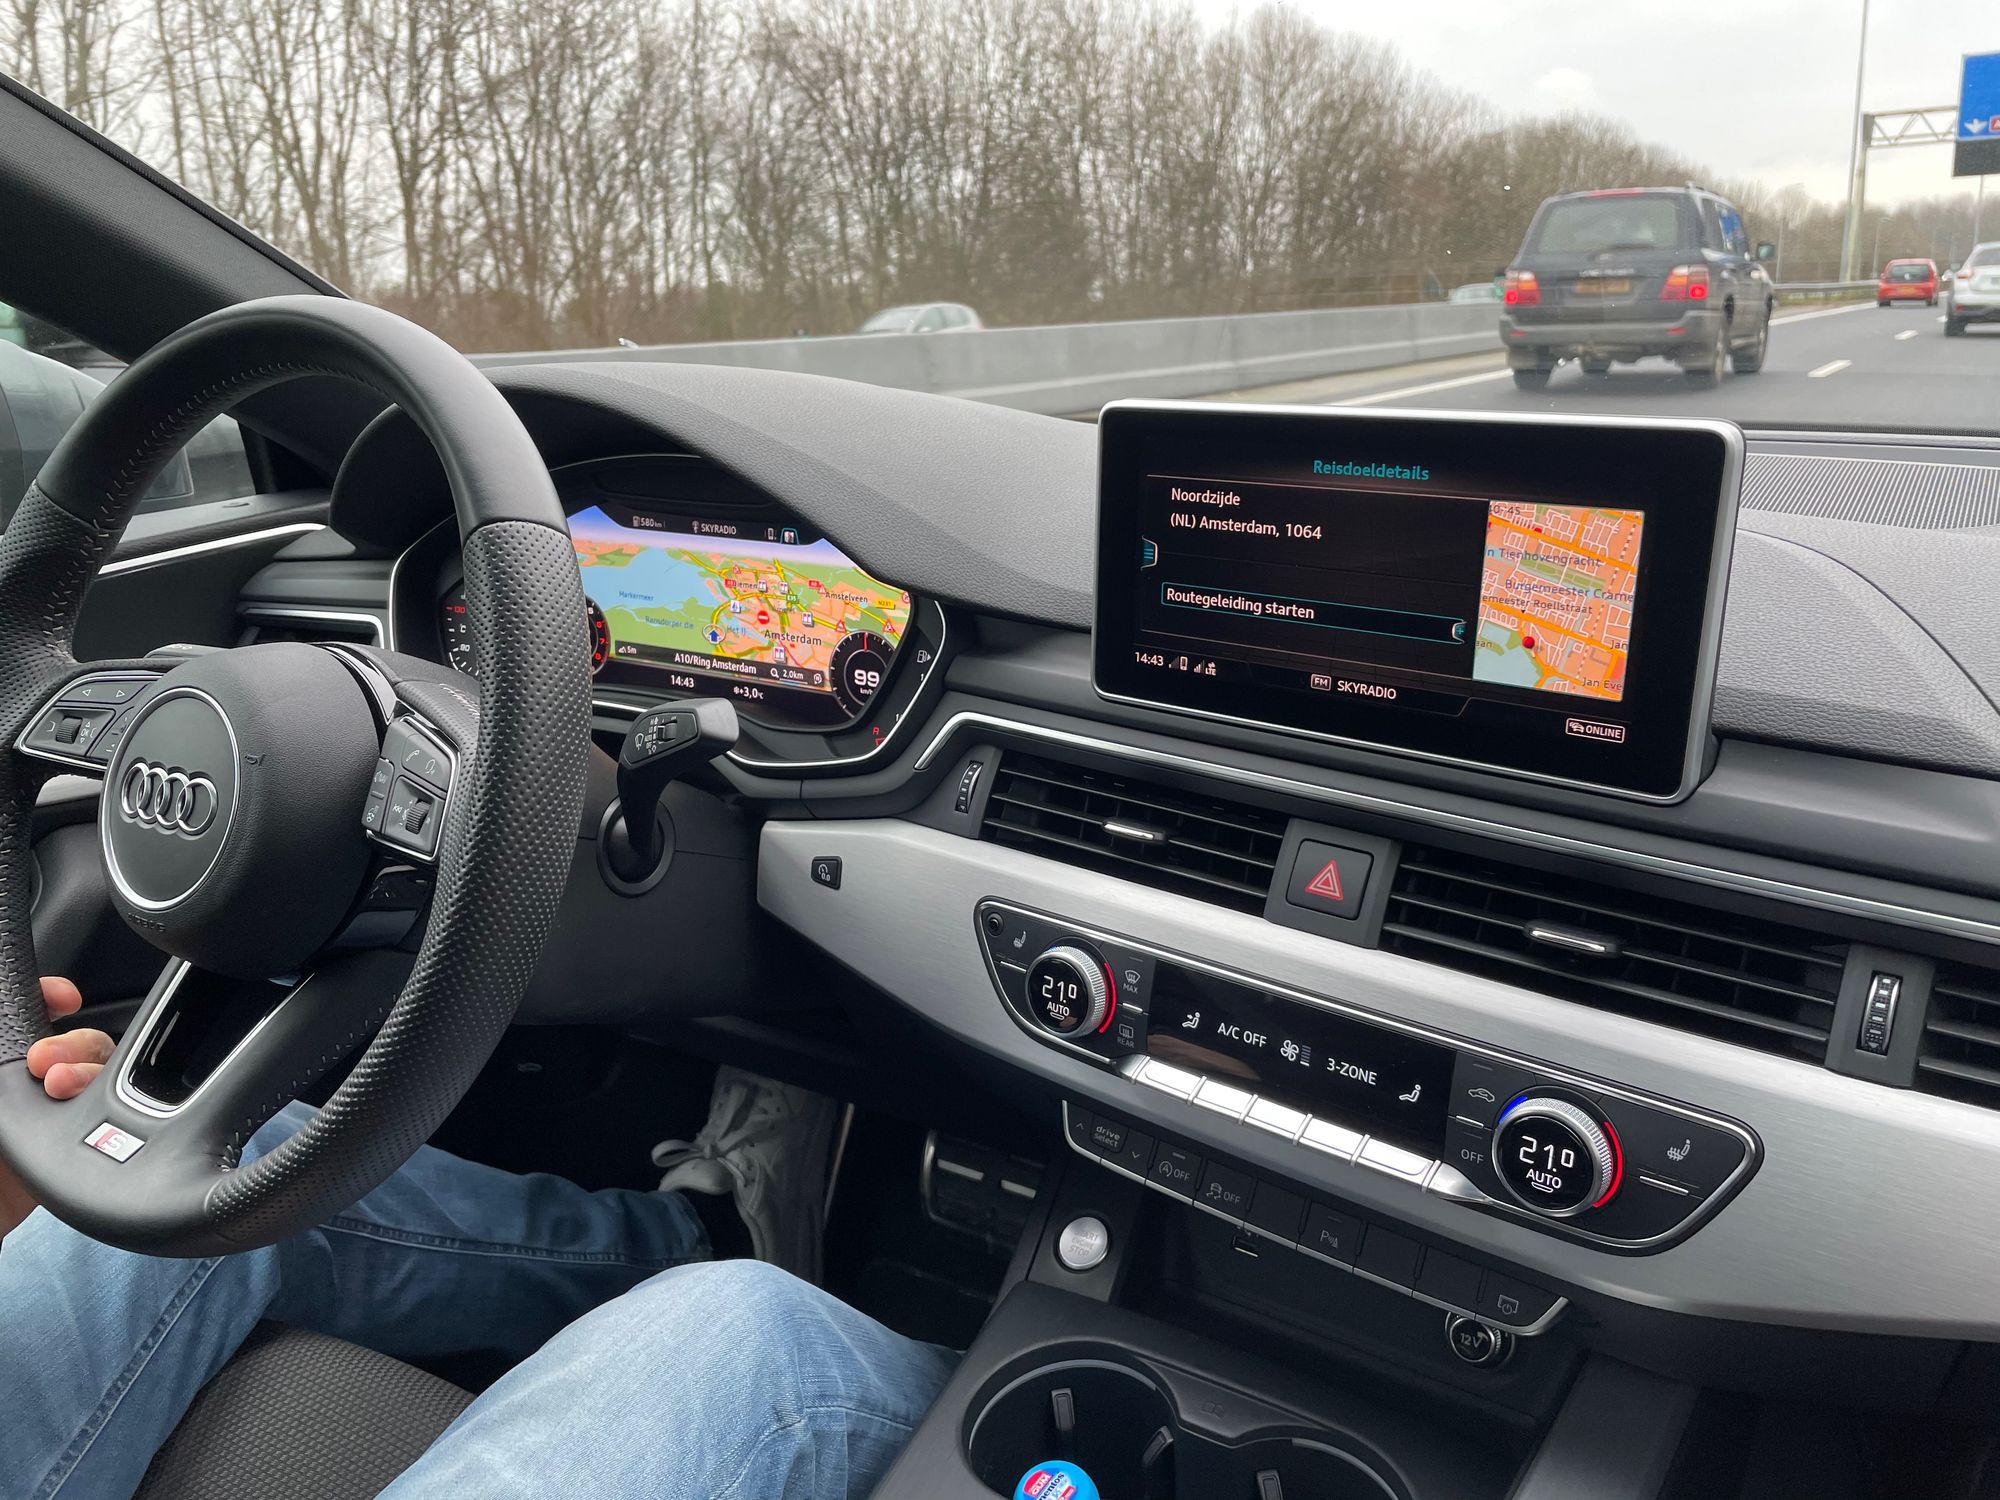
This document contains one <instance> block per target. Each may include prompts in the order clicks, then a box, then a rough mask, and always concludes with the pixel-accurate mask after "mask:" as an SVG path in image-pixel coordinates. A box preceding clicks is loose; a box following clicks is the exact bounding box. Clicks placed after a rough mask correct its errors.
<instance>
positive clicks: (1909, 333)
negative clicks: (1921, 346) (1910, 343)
mask: <svg viewBox="0 0 2000 1500" xmlns="http://www.w3.org/2000/svg"><path fill="white" fill-rule="evenodd" d="M1916 336H1917V330H1916V329H1914V328H1905V329H1904V330H1903V331H1902V332H1901V333H1899V334H1897V335H1896V337H1897V338H1899V339H1913V338H1915V337H1916Z"/></svg>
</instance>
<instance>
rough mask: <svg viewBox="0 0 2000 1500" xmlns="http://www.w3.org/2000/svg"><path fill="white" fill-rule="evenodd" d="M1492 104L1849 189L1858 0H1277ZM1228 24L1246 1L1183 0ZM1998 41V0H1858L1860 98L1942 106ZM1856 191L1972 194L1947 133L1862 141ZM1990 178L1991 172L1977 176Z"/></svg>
mask: <svg viewBox="0 0 2000 1500" xmlns="http://www.w3.org/2000/svg"><path fill="white" fill-rule="evenodd" d="M1281 3H1283V4H1285V5H1287V7H1288V8H1291V9H1295V10H1297V11H1299V12H1301V13H1303V14H1305V15H1308V16H1311V17H1312V18H1314V19H1315V20H1318V21H1320V22H1321V23H1322V24H1325V25H1327V26H1331V27H1334V28H1337V29H1340V30H1345V31H1357V32H1361V33H1363V34H1365V35H1368V36H1373V37H1379V38H1380V39H1382V40H1383V41H1386V42H1390V43H1392V44H1394V46H1395V47H1396V48H1397V50H1398V51H1399V52H1401V53H1402V55H1403V56H1404V58H1406V59H1407V60H1408V61H1409V62H1411V63H1413V64H1415V65H1416V66H1418V67H1420V68H1423V69H1426V70H1427V71H1429V72H1431V73H1433V74H1435V75H1436V76H1437V77H1439V78H1441V79H1443V80H1444V81H1446V82H1447V83H1452V84H1456V85H1458V86H1460V87H1462V88H1466V89H1470V90H1472V91H1473V92H1475V93H1478V94H1481V95H1483V96H1485V97H1486V98H1487V99H1488V100H1490V101H1491V102H1492V103H1493V104H1495V105H1497V106H1499V107H1501V108H1503V109H1507V110H1514V111H1519V112H1522V113H1527V114H1545V113H1552V112H1558V111H1561V110H1565V109H1574V108H1581V109H1590V110H1595V111H1598V112H1600V113H1603V114H1606V115H1610V116H1612V117H1614V118H1616V119H1620V120H1624V121H1626V122H1627V123H1628V124H1630V125H1631V126H1632V128H1633V129H1634V130H1636V131H1637V132H1638V133H1639V134H1640V135H1641V136H1643V137H1645V138H1646V139H1648V140H1651V141H1656V142H1659V143H1660V144H1662V145H1671V146H1675V147H1678V148H1679V149H1680V150H1682V151H1684V152H1686V153H1687V154H1688V155H1690V156H1692V157H1693V158H1694V159H1696V160H1697V161H1700V162H1703V163H1706V164H1707V165H1708V167H1709V168H1710V169H1711V170H1712V171H1713V172H1714V174H1715V176H1716V177H1717V178H1718V179H1721V178H1743V177H1749V178H1755V179H1757V180H1759V181H1761V182H1764V183H1766V184H1768V185H1769V186H1770V187H1772V188H1773V189H1781V188H1784V187H1786V186H1788V185H1790V184H1792V183H1795V182H1802V183H1804V184H1805V185H1806V187H1807V188H1808V189H1809V190H1810V191H1811V192H1812V193H1813V194H1814V195H1815V196H1816V197H1820V198H1827V199H1844V198H1845V197H1846V191H1847V189H1846V181H1847V154H1848V143H1849V141H1850V140H1851V138H1852V130H1853V126H1852V124H1851V122H1852V120H1853V118H1854V115H1853V110H1854V64H1855V55H1856V47H1857V45H1858V42H1859V37H1860V27H1861V3H1860V0H1723V3H1721V4H1708V5H1703V4H1688V3H1686V0H1506V3H1501V4H1496V3H1494V0H1401V3H1392V4H1382V3H1379V0H1376V3H1363V0H1281ZM1194 4H1195V7H1196V9H1197V11H1198V12H1199V13H1200V14H1201V15H1202V16H1203V17H1204V18H1205V19H1207V20H1210V21H1215V22H1219V21H1225V20H1227V19H1228V18H1229V16H1230V15H1231V14H1232V13H1239V12H1240V13H1245V14H1247V13H1248V12H1249V11H1250V10H1252V9H1254V8H1255V3H1254V0H1194ZM1968 52H2000V0H1873V3H1872V4H1871V5H1870V7H1869V18H1868V77H1867V82H1866V84H1865V85H1864V87H1863V91H1862V107H1863V108H1864V109H1870V110H1876V111H1886V110H1892V109H1913V108H1918V107H1921V106H1929V105H1934V104H1954V105H1955V104H1956V103H1957V100H1958V74H1959V62H1960V59H1961V57H1962V56H1963V54H1965V53H1968ZM1868 178H1869V187H1868V201H1869V202H1871V203H1893V202H1896V201H1898V200H1900V199H1903V198H1921V197H1927V196H1929V195H1931V194H1934V193H1946V192H1952V191H1955V190H1957V191H1969V190H1970V189H1971V188H1972V186H1973V185H1974V182H1975V180H1976V179H1973V178H1965V179H1963V180H1962V181H1959V182H1956V183H1954V181H1953V179H1952V176H1951V148H1950V147H1949V146H1931V147H1925V148H1922V149H1915V150H1897V151H1876V152H1874V153H1872V154H1871V156H1870V159H1869V163H1868ZM1987 186H1988V189H1989V191H1990V192H1992V193H2000V176H1996V177H1995V178H1994V179H1993V180H1992V181H1990V182H1989V183H1988V184H1987Z"/></svg>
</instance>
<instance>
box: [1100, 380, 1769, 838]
mask: <svg viewBox="0 0 2000 1500" xmlns="http://www.w3.org/2000/svg"><path fill="white" fill-rule="evenodd" d="M1103 410H1104V411H1119V410H1132V411H1153V412H1162V411H1164V412H1183V413H1186V414H1189V415H1195V414H1200V415H1202V416H1206V417H1210V418H1213V417H1215V416H1216V415H1218V414H1219V413H1220V412H1224V411H1226V412H1228V413H1229V414H1231V415H1251V416H1255V415H1258V414H1260V413H1261V414H1271V415H1282V416H1296V417H1318V418H1321V419H1322V420H1327V421H1330V422H1340V421H1348V422H1357V421H1363V420H1367V419H1370V418H1376V417H1393V418H1396V419H1398V420H1419V421H1426V422H1434V423H1452V422H1471V423H1477V424H1479V425H1481V426H1494V425H1515V424H1521V425H1529V426H1536V427H1582V428H1603V427H1636V428H1645V429H1648V430H1652V431H1661V430H1665V431H1673V432H1709V433H1713V434H1714V435H1715V436H1716V437H1719V438H1721V439H1722V444H1723V461H1722V495H1721V499H1720V503H1719V504H1718V505H1717V507H1716V518H1715V532H1714V535H1713V536H1712V537H1711V538H1710V547H1711V549H1712V550H1711V552H1710V556H1709V564H1708V598H1707V602H1706V604H1705V605H1704V606H1703V609H1702V619H1701V645H1700V649H1699V651H1698V653H1697V656H1696V661H1695V680H1694V693H1693V696H1692V699H1691V701H1690V702H1689V705H1688V735H1687V746H1686V748H1685V751H1684V753H1683V755H1682V758H1681V775H1680V782H1679V784H1678V785H1677V786H1676V787H1675V788H1674V790H1673V791H1671V792H1639V791H1633V790H1632V789H1630V788H1629V787H1621V786H1613V785H1609V784H1607V783H1603V782H1594V781H1579V780H1576V779H1575V778H1572V777H1567V776H1547V775H1543V774H1541V773H1540V772H1536V771H1526V770H1522V769H1520V768H1519V767H1515V766H1506V765H1500V764H1497V763H1495V762H1493V761H1480V760H1468V759H1466V758H1465V757H1463V756H1458V755H1444V754H1440V753H1439V752H1437V751H1430V750H1410V749H1406V748H1402V747H1399V746H1396V745H1391V744H1385V743H1383V742H1382V741H1380V740H1368V739H1360V738H1356V737H1355V736H1352V735H1343V734H1327V733H1325V732H1323V731H1319V730H1312V729H1302V728H1299V727H1298V726H1297V725H1290V724H1277V723H1272V722H1270V721H1269V720H1263V719H1244V718H1239V717H1237V716H1236V715H1234V714H1225V713H1217V712H1215V711H1213V710H1211V709H1201V708H1188V707H1186V706H1184V705H1181V704H1176V703H1164V702H1160V701H1158V700H1156V699H1151V698H1139V697H1131V696H1127V695H1126V694H1123V693H1112V692H1107V691H1105V690H1104V689H1103V688H1102V687H1100V686H1098V682H1097V622H1096V620H1095V619H1093V620H1092V621H1091V630H1090V685H1091V687H1092V689H1093V690H1095V691H1096V693H1097V695H1098V696H1099V697H1101V698H1103V699H1105V700H1106V701H1108V702H1112V703H1129V704H1131V705H1133V706H1134V707H1137V708H1151V709H1158V710H1160V711H1162V712H1165V713H1173V714H1183V715H1186V716H1188V717H1191V718H1198V719H1208V720H1211V721H1213V722H1216V723H1222V724H1237V725H1241V726H1243V727H1244V728H1247V729H1261V730H1264V731H1266V732H1268V733H1271V734H1282V735H1287V736H1290V737H1292V738H1294V739H1308V740H1318V741H1321V742H1323V743H1329V744H1336V745H1351V746H1353V747H1354V748H1356V749H1360V750H1372V751H1375V752H1377V753H1379V754H1384V755H1393V756H1400V757H1405V758H1408V759H1412V760H1422V761H1428V762H1430V763H1432V764H1435V765H1447V766H1459V767H1462V768H1464V769H1466V770H1471V771H1480V772H1483V773H1485V774H1487V775H1491V776H1504V777H1507V778H1509V779H1511V780H1515V781H1532V782H1537V783H1540V784H1542V785H1545V786H1562V787H1569V788H1571V789H1573V790H1576V791H1584V792H1592V793H1595V794H1597V795H1599V796H1605V797H1619V798H1623V799H1625V800H1626V801H1631V802H1651V803H1673V802H1679V801H1682V800H1684V799H1685V798H1686V797H1687V796H1688V794H1689V793H1691V792H1692V791H1693V790H1694V789H1695V788H1696V787H1697V786H1699V785H1700V784H1701V777H1702V766H1703V761H1704V760H1705V759H1706V756H1707V751H1708V746H1709V733H1710V732H1709V714H1710V710H1711V709H1712V708H1713V707H1714V703H1715V664H1716V660H1717V658H1718V657H1719V656H1720V655H1721V651H1722V607H1723V604H1724V602H1725V601H1726V599H1727V598H1728V595H1729V567H1730V562H1731V559H1732V558H1733V556H1734V553H1735V539H1736V516H1737V512H1738V510H1739V509H1740V508H1741V503H1742V489H1743V430H1742V429H1741V428H1740V427H1737V426H1736V425H1735V424H1734V423H1730V422H1720V421H1714V420H1710V419H1706V418H1700V417H1690V418H1668V417H1612V416H1602V417H1601V416H1596V415H1591V416H1581V415H1577V416H1565V415H1549V414H1546V413H1515V412H1473V411H1451V412H1440V411H1424V410H1418V409H1415V408H1410V407H1376V408H1371V409H1370V410H1368V411H1366V412H1355V411H1347V410H1344V409H1343V408H1340V407H1326V406H1282V405H1249V404H1246V405H1242V406H1227V407H1218V406H1217V405H1216V404H1215V403H1214V402H1212V401H1152V400H1138V399H1133V400H1124V401H1112V402H1109V403H1107V404H1106V405H1105V406H1104V408H1103ZM1100 415H1101V413H1100Z"/></svg>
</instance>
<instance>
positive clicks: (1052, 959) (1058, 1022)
mask: <svg viewBox="0 0 2000 1500" xmlns="http://www.w3.org/2000/svg"><path fill="white" fill-rule="evenodd" d="M1111 1004H1112V1000H1111V980H1110V977H1109V975H1108V973H1107V971H1106V969H1105V967H1104V965H1103V964H1101V963H1099V962H1098V961H1097V959H1096V957H1095V956H1093V955H1092V954H1089V953H1086V952H1085V951H1084V950H1083V949H1081V948H1077V947H1072V946H1069V945H1067V944H1065V945H1063V946H1061V947H1056V948H1051V949H1049V951H1048V952H1046V953H1044V954H1043V955H1042V956H1041V957H1040V958H1038V959H1036V960H1035V961H1034V962H1033V963H1032V964H1030V965H1029V966H1028V1013H1029V1014H1030V1015H1032V1016H1033V1017H1034V1018H1035V1020H1036V1021H1038V1022H1039V1023H1040V1024H1041V1025H1042V1026H1043V1027H1044V1028H1045V1029H1046V1030H1049V1031H1052V1032H1054V1033H1055V1034H1056V1035H1057V1036H1087V1035H1089V1034H1090V1033H1091V1032H1094V1031H1096V1030H1097V1028H1098V1027H1100V1026H1101V1025H1103V1024H1104V1022H1105V1020H1106V1018H1107V1017H1108V1016H1109V1015H1110V1013H1111Z"/></svg>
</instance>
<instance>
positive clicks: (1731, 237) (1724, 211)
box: [1720, 203, 1750, 255]
mask: <svg viewBox="0 0 2000 1500" xmlns="http://www.w3.org/2000/svg"><path fill="white" fill-rule="evenodd" d="M1720 218H1721V222H1722V242H1723V244H1724V245H1726V246H1727V247H1728V248H1729V250H1730V251H1731V252H1732V253H1734V254H1736V255H1748V254H1749V253H1750V237H1749V235H1747V234H1745V233H1744V231H1743V215H1741V214H1739V213H1738V212H1737V211H1736V210H1735V209H1733V208H1731V207H1730V206H1729V205H1728V204H1727V203H1725V204H1723V205H1722V206H1721V210H1720Z"/></svg>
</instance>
